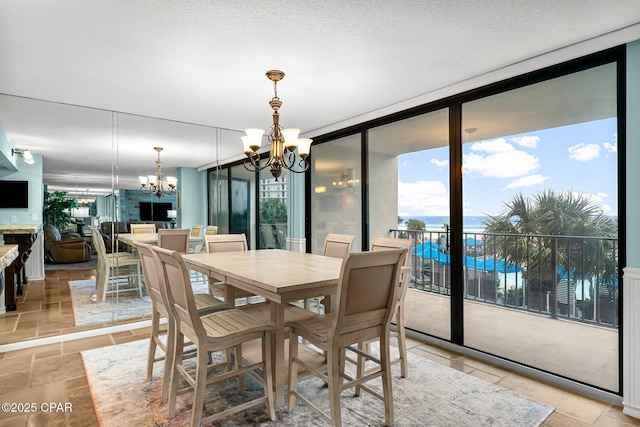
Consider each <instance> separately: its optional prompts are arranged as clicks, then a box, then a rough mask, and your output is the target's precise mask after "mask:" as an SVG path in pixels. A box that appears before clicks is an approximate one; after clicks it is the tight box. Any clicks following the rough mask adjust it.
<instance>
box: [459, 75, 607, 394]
mask: <svg viewBox="0 0 640 427" xmlns="http://www.w3.org/2000/svg"><path fill="white" fill-rule="evenodd" d="M462 129H463V142H464V144H463V149H462V156H463V171H464V173H463V195H464V198H463V201H464V203H463V205H464V223H465V230H464V235H463V236H461V237H462V244H463V247H464V256H463V265H462V268H463V269H464V285H465V287H464V325H465V327H464V342H465V345H466V346H468V347H472V348H474V349H478V350H481V351H484V352H487V353H490V354H493V355H497V356H500V357H504V358H506V359H510V360H514V361H517V362H520V363H522V364H525V365H528V366H532V367H535V368H539V369H542V370H544V371H548V372H553V373H556V374H559V375H562V376H565V377H569V378H572V379H575V380H578V381H582V382H585V383H589V384H592V385H595V386H598V387H601V388H603V389H606V390H612V391H617V390H618V388H619V384H618V317H617V314H618V280H617V271H618V266H617V261H618V208H617V206H618V200H617V194H618V182H617V176H618V171H617V161H618V156H617V98H616V64H615V63H612V64H607V65H602V66H599V67H595V68H591V69H588V70H585V71H580V72H577V73H573V74H569V75H566V76H563V77H559V78H555V79H551V80H547V81H544V82H541V83H537V84H533V85H530V86H526V87H523V88H519V89H515V90H511V91H508V92H504V93H500V94H497V95H493V96H489V97H486V98H482V99H478V100H475V101H471V102H467V103H464V104H463V106H462Z"/></svg>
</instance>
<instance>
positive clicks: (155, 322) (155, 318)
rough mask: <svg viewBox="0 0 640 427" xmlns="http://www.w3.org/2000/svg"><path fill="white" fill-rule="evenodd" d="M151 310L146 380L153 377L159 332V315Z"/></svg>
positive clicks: (153, 308)
mask: <svg viewBox="0 0 640 427" xmlns="http://www.w3.org/2000/svg"><path fill="white" fill-rule="evenodd" d="M152 310H153V313H151V336H150V337H149V355H148V356H147V380H150V379H151V377H152V376H153V362H154V360H155V358H156V349H157V348H158V343H157V342H156V339H157V338H158V333H159V330H160V314H159V313H158V312H157V311H156V310H155V307H152ZM165 360H166V359H165ZM163 375H164V371H163ZM163 384H164V383H163Z"/></svg>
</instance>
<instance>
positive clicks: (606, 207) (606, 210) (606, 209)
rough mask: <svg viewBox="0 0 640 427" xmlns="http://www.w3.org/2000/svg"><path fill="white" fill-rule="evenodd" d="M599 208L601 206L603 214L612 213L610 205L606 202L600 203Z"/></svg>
mask: <svg viewBox="0 0 640 427" xmlns="http://www.w3.org/2000/svg"><path fill="white" fill-rule="evenodd" d="M600 208H602V213H604V214H605V215H611V213H613V209H612V208H611V205H607V204H606V203H605V204H602V205H600Z"/></svg>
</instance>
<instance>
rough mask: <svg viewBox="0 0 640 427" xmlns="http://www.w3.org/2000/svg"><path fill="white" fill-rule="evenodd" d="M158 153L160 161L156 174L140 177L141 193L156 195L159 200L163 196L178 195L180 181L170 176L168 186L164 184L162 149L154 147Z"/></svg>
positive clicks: (157, 163) (157, 161)
mask: <svg viewBox="0 0 640 427" xmlns="http://www.w3.org/2000/svg"><path fill="white" fill-rule="evenodd" d="M153 149H154V150H156V151H157V153H158V160H156V174H155V175H147V176H140V177H139V179H140V191H142V192H143V193H150V194H155V195H156V196H157V197H158V198H160V197H162V195H163V194H166V195H172V194H176V191H177V187H178V179H177V178H176V177H175V176H168V177H167V181H166V184H165V183H164V182H163V176H162V162H161V161H160V152H161V151H162V147H153Z"/></svg>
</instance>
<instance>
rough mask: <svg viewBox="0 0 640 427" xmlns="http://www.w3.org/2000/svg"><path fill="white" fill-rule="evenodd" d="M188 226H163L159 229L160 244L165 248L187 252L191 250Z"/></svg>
mask: <svg viewBox="0 0 640 427" xmlns="http://www.w3.org/2000/svg"><path fill="white" fill-rule="evenodd" d="M189 236H190V230H189V229H188V228H162V229H160V230H158V244H157V246H160V247H161V248H164V249H169V250H172V251H178V252H182V253H183V254H184V253H187V252H188V251H189Z"/></svg>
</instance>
